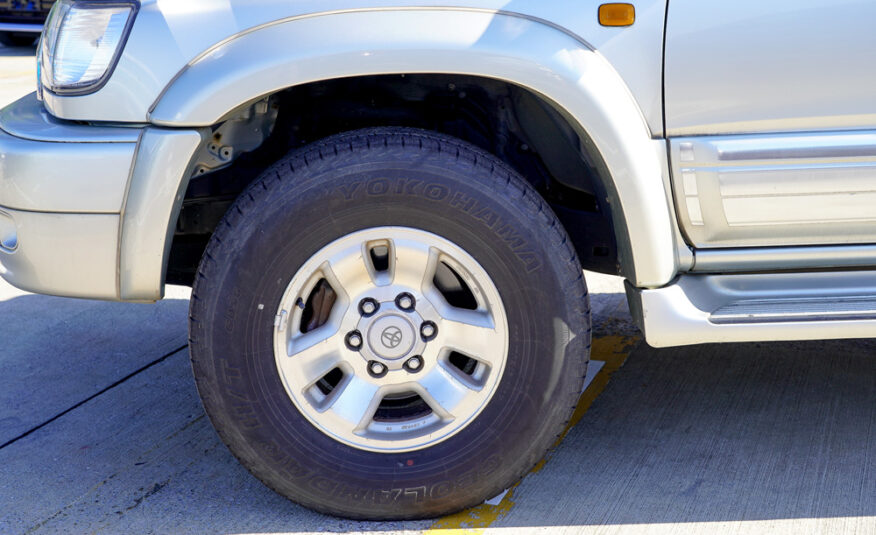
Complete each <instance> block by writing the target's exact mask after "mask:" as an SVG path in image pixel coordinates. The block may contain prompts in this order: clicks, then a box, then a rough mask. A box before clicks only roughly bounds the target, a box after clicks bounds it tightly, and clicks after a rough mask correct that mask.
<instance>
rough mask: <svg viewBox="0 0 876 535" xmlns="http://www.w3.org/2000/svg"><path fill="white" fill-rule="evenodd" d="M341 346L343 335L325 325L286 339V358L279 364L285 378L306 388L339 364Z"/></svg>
mask: <svg viewBox="0 0 876 535" xmlns="http://www.w3.org/2000/svg"><path fill="white" fill-rule="evenodd" d="M332 331H334V332H332ZM342 349H343V337H342V336H341V335H340V334H339V333H338V331H337V329H336V328H335V326H334V325H331V324H326V325H323V326H322V327H320V328H318V329H314V330H313V331H310V332H308V333H305V334H302V335H300V336H297V337H294V338H293V339H292V340H290V342H289V345H288V349H287V353H288V357H287V358H285V359H281V361H280V366H281V369H282V371H283V373H284V374H287V377H294V378H296V380H297V381H298V383H299V385H300V386H302V387H303V388H307V387H309V386H311V385H313V383H315V382H316V381H318V380H319V379H321V378H322V377H323V376H325V374H327V373H328V372H330V371H332V369H334V368H335V367H337V366H338V365H339V364H340V363H341V361H342V360H343V355H342Z"/></svg>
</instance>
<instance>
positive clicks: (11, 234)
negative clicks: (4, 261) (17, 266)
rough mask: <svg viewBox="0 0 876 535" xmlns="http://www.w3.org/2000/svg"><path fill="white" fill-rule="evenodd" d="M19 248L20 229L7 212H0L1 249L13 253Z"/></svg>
mask: <svg viewBox="0 0 876 535" xmlns="http://www.w3.org/2000/svg"><path fill="white" fill-rule="evenodd" d="M17 248H18V229H17V228H16V227H15V220H14V219H12V216H11V215H9V214H7V213H6V212H0V251H3V252H6V253H11V252H14V251H15V250H16V249H17Z"/></svg>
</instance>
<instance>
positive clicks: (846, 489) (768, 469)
mask: <svg viewBox="0 0 876 535" xmlns="http://www.w3.org/2000/svg"><path fill="white" fill-rule="evenodd" d="M32 53H33V52H32V50H29V49H23V50H22V49H19V50H12V51H10V50H8V49H5V50H4V49H2V48H0V106H2V105H4V104H5V103H7V102H9V101H11V100H13V99H14V98H17V97H18V96H20V95H23V94H25V93H28V92H29V91H30V90H31V89H32V87H33V79H34V74H33V68H32V57H30V56H31V55H32ZM588 280H589V281H590V286H591V292H592V302H593V309H594V336H595V338H594V347H593V354H592V358H593V359H594V360H597V361H600V362H604V363H605V364H604V365H603V367H602V368H601V371H600V372H599V373H598V375H597V376H596V378H595V379H594V380H593V382H592V383H591V386H590V387H589V388H588V389H587V390H586V391H585V392H584V394H583V395H582V399H581V403H580V405H579V409H578V412H577V413H576V425H574V426H573V427H571V429H570V430H569V432H568V434H567V435H566V436H565V439H564V440H563V441H562V442H561V443H560V444H559V445H558V446H557V448H556V449H555V450H554V451H553V453H552V454H551V455H550V456H549V457H548V459H546V461H545V462H543V463H541V464H540V465H539V466H538V467H537V468H536V470H534V471H533V472H532V473H531V474H529V475H528V476H527V477H526V478H524V480H523V481H522V482H521V483H520V484H519V485H518V486H516V487H515V488H513V489H511V490H510V492H508V494H506V495H505V496H504V497H502V498H501V499H500V500H498V501H497V503H496V505H486V504H485V505H482V506H480V507H477V508H475V509H472V510H469V511H465V512H463V513H460V514H458V515H453V516H451V517H447V518H443V519H436V520H434V521H424V522H408V523H368V522H351V521H346V520H341V519H336V518H331V517H326V516H322V515H318V514H315V513H312V512H310V511H308V510H306V509H303V508H301V507H298V506H296V505H294V504H292V503H290V502H288V501H286V500H285V499H283V498H280V497H279V496H277V495H275V494H274V493H273V492H271V491H270V490H268V489H267V488H265V487H264V486H262V485H261V484H260V483H259V482H258V481H257V480H255V479H254V478H253V477H251V476H250V475H249V474H248V473H247V472H246V470H244V469H243V468H242V467H240V465H238V464H237V462H236V461H235V460H234V458H233V457H232V456H231V455H230V454H229V453H228V451H227V450H226V449H225V447H224V446H223V445H222V443H221V442H220V441H219V440H218V438H217V437H216V434H215V433H214V432H213V430H212V428H211V427H210V424H209V422H208V421H207V419H206V417H205V416H204V413H203V409H202V408H201V405H200V402H199V400H198V397H197V393H196V391H195V387H194V383H193V381H192V378H191V372H190V369H189V364H188V352H187V349H186V311H187V306H188V301H187V299H188V290H187V289H185V288H179V287H171V288H170V289H169V291H168V296H167V298H166V299H165V300H164V301H162V302H160V303H158V304H155V305H130V304H118V303H101V302H93V301H82V300H73V299H62V298H55V297H45V296H37V295H32V294H28V293H26V292H21V291H18V290H15V289H13V288H11V287H9V286H8V285H6V284H4V283H0V326H2V327H3V329H2V333H3V335H2V341H3V343H2V344H0V533H2V534H18V533H39V534H42V533H172V534H185V533H193V534H232V533H237V534H243V533H309V532H347V531H349V532H363V533H383V532H391V533H400V532H420V531H444V532H458V531H457V530H461V531H463V532H468V531H471V532H477V533H480V532H484V531H487V532H497V533H500V532H536V531H538V532H546V533H547V532H550V533H555V532H562V533H576V534H577V533H673V534H675V533H709V534H711V533H734V534H735V533H764V532H779V533H812V532H818V533H860V534H871V533H876V403H874V401H876V358H874V353H876V342H874V341H869V340H864V341H861V340H855V341H832V342H805V343H802V342H800V343H753V344H727V345H707V346H693V347H686V348H677V349H663V350H655V349H651V348H649V347H648V346H647V345H645V344H644V343H642V342H641V337H640V335H639V334H638V333H637V331H636V329H635V327H633V326H632V324H631V322H630V319H629V313H628V311H627V308H626V304H625V301H624V297H623V290H622V287H621V285H620V282H619V280H618V279H616V278H613V277H606V276H598V275H592V274H588Z"/></svg>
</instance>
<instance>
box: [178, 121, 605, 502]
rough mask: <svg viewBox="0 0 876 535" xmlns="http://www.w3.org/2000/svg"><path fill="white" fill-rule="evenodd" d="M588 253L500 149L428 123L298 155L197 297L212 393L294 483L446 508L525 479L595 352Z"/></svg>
mask: <svg viewBox="0 0 876 535" xmlns="http://www.w3.org/2000/svg"><path fill="white" fill-rule="evenodd" d="M589 322H590V319H589V307H588V300H587V293H586V287H585V285H584V280H583V278H582V272H581V268H580V265H579V263H578V260H577V257H576V255H575V253H574V251H573V250H572V248H571V243H570V241H569V240H568V238H567V237H566V235H565V233H564V231H563V229H562V227H561V226H560V224H559V223H558V222H557V220H556V218H555V216H554V215H553V213H552V212H551V211H550V209H549V208H548V207H547V205H546V204H545V203H544V202H543V201H542V200H541V198H540V197H539V196H538V194H537V193H535V192H534V191H533V190H532V189H531V188H530V186H529V185H528V184H527V183H526V182H525V181H523V180H522V179H521V178H520V177H519V176H518V175H517V174H516V173H514V172H513V171H512V170H510V169H508V168H507V167H506V166H505V165H504V164H503V163H502V162H501V161H499V160H498V159H496V158H494V157H493V156H491V155H489V154H486V153H484V152H482V151H480V150H478V149H476V148H474V147H472V146H470V145H468V144H465V143H463V142H461V141H458V140H455V139H452V138H448V137H445V136H440V135H437V134H433V133H429V132H424V131H418V130H410V129H378V130H367V131H358V132H352V133H348V134H342V135H340V136H336V137H333V138H329V139H327V140H324V141H322V142H319V143H317V144H315V145H313V146H310V147H308V148H306V149H304V150H302V151H298V152H294V153H292V154H290V155H289V156H287V157H286V158H284V159H282V160H281V161H280V162H278V163H277V164H276V165H275V166H273V167H272V168H271V169H269V170H268V171H266V172H265V173H264V174H263V176H262V177H260V178H259V179H258V180H257V181H256V182H255V183H253V184H252V186H251V187H250V188H248V189H247V190H246V191H245V192H244V193H243V194H242V195H241V196H240V198H239V199H238V200H237V201H236V203H235V204H234V206H233V207H232V208H231V209H230V210H229V212H228V214H227V215H226V217H225V219H224V220H223V221H222V223H220V225H219V228H218V230H217V231H216V233H215V235H214V236H213V238H212V240H211V242H210V245H209V246H208V248H207V251H206V252H205V255H204V258H203V260H202V262H201V266H200V268H199V270H198V275H197V277H196V280H195V285H194V289H193V294H192V302H191V325H190V329H191V331H190V332H191V352H192V359H193V364H194V366H193V367H194V372H195V377H196V380H197V383H198V388H199V391H200V393H201V396H202V399H203V401H204V406H205V408H206V410H207V413H208V414H209V416H210V418H211V420H212V422H213V424H214V426H215V427H216V429H217V430H218V432H219V434H220V436H221V437H222V438H223V440H224V441H225V443H226V444H227V445H228V446H229V448H230V449H231V451H232V452H233V453H234V454H235V455H236V456H237V457H238V458H239V459H240V461H241V462H242V463H243V464H244V465H245V466H246V467H247V468H248V469H249V470H250V471H251V472H252V473H253V474H255V475H256V476H257V477H258V478H260V479H261V480H262V481H263V482H265V483H266V484H267V485H268V486H269V487H271V488H273V489H274V490H276V491H277V492H279V493H280V494H282V495H284V496H287V497H289V498H290V499H292V500H294V501H296V502H299V503H301V504H303V505H306V506H308V507H311V508H313V509H316V510H318V511H322V512H327V513H331V514H336V515H341V516H347V517H354V518H369V519H402V518H423V517H434V516H437V515H440V514H445V513H449V512H453V511H456V510H459V509H461V508H464V507H469V506H473V505H477V504H478V503H481V502H482V501H483V500H484V499H487V498H490V497H491V496H493V495H495V494H497V493H499V492H501V491H502V490H503V489H505V488H507V487H509V486H510V485H512V484H513V483H514V482H515V481H517V480H518V479H519V478H520V477H521V476H522V475H523V474H524V473H525V472H526V471H527V470H528V469H529V468H530V467H531V466H532V465H533V464H535V463H536V462H537V461H538V460H539V459H540V458H541V457H542V456H543V455H544V454H545V452H546V451H547V449H548V448H549V447H550V445H551V444H552V443H553V442H554V440H555V439H556V436H557V435H558V434H559V433H560V432H561V431H562V429H563V426H564V425H565V423H566V422H567V420H568V418H569V416H570V414H571V410H572V408H573V406H574V404H575V402H576V400H577V396H578V393H579V392H580V388H581V382H582V380H583V376H584V373H585V367H586V362H587V354H588V351H589V341H590V329H589Z"/></svg>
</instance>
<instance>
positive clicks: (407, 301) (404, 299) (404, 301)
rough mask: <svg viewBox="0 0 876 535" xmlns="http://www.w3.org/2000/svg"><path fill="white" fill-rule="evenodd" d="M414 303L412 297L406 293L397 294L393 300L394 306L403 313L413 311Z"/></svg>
mask: <svg viewBox="0 0 876 535" xmlns="http://www.w3.org/2000/svg"><path fill="white" fill-rule="evenodd" d="M416 303H417V302H416V300H414V296H413V295H411V294H409V293H407V292H404V293H400V294H398V297H396V298H395V305H396V306H397V307H399V308H400V309H402V310H404V311H405V312H410V311H411V310H413V309H414V306H415V305H416Z"/></svg>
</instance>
